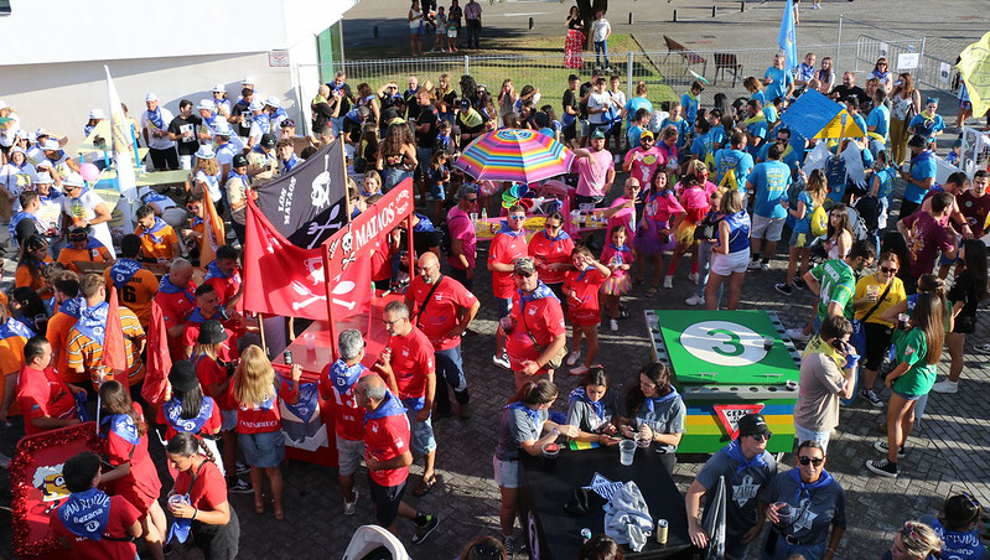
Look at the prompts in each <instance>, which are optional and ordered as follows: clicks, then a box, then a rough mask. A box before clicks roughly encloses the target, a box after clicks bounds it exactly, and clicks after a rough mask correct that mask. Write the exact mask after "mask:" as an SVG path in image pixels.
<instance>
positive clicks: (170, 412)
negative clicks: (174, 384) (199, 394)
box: [162, 396, 214, 434]
mask: <svg viewBox="0 0 990 560" xmlns="http://www.w3.org/2000/svg"><path fill="white" fill-rule="evenodd" d="M213 405H214V402H213V399H212V398H210V397H205V396H204V397H203V404H202V406H200V407H199V414H197V415H196V417H195V418H183V417H182V399H180V398H178V397H175V398H173V399H172V400H170V401H168V402H166V403H164V404H162V409H163V410H164V412H165V418H166V419H168V423H169V425H170V426H172V428H173V429H174V430H175V431H177V432H188V433H190V434H198V433H199V431H200V430H202V429H203V424H206V421H207V420H209V419H210V416H212V415H213Z"/></svg>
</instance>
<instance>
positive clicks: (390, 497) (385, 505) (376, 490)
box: [368, 474, 406, 529]
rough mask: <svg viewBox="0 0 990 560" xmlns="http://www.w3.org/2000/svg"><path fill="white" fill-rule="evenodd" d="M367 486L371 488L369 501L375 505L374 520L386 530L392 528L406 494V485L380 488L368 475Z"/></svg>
mask: <svg viewBox="0 0 990 560" xmlns="http://www.w3.org/2000/svg"><path fill="white" fill-rule="evenodd" d="M368 486H369V487H370V488H371V501H372V502H374V504H375V520H376V521H378V524H379V525H381V526H382V527H385V528H386V529H387V528H389V527H391V526H392V523H393V522H394V521H395V518H396V517H398V515H399V504H400V503H402V495H403V494H405V492H406V483H405V482H403V483H402V484H399V485H398V486H381V485H379V484H378V483H376V482H375V481H374V480H372V479H371V475H370V474H369V475H368Z"/></svg>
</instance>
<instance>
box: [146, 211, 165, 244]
mask: <svg viewBox="0 0 990 560" xmlns="http://www.w3.org/2000/svg"><path fill="white" fill-rule="evenodd" d="M166 227H168V224H166V223H165V220H163V219H161V218H159V217H158V216H155V223H153V224H151V227H150V228H148V229H146V230H144V232H142V233H141V235H142V236H143V235H147V236H148V237H150V238H151V241H152V243H155V244H158V243H161V242H162V241H164V240H165V237H164V236H159V235H158V232H160V231H162V230H163V229H165V228H166Z"/></svg>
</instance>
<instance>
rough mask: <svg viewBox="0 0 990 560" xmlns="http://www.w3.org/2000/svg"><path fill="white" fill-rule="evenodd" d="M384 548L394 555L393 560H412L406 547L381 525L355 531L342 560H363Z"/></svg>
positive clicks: (363, 527) (364, 527)
mask: <svg viewBox="0 0 990 560" xmlns="http://www.w3.org/2000/svg"><path fill="white" fill-rule="evenodd" d="M380 546H384V547H385V548H386V549H388V551H389V553H391V554H392V560H412V559H411V558H410V556H409V554H408V553H406V547H404V546H403V545H402V541H400V540H399V539H398V538H397V537H396V536H395V535H393V534H392V533H389V532H388V529H384V528H382V527H381V526H379V525H362V526H360V527H358V528H357V531H354V536H352V537H351V542H350V543H348V545H347V550H345V551H344V557H343V559H342V560H361V559H362V558H364V556H365V555H366V554H370V553H371V551H373V550H375V549H376V548H378V547H380Z"/></svg>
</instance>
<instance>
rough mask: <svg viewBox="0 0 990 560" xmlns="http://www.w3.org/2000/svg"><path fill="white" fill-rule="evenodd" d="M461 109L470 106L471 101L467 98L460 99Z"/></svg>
mask: <svg viewBox="0 0 990 560" xmlns="http://www.w3.org/2000/svg"><path fill="white" fill-rule="evenodd" d="M460 106H461V109H467V108H469V107H470V106H471V101H470V100H468V99H461V103H460Z"/></svg>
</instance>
